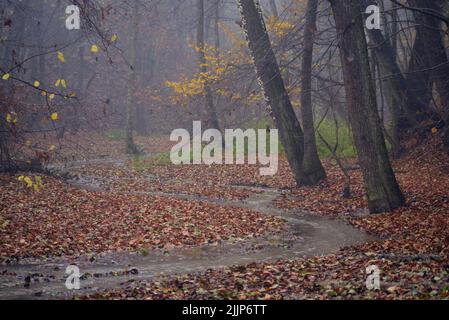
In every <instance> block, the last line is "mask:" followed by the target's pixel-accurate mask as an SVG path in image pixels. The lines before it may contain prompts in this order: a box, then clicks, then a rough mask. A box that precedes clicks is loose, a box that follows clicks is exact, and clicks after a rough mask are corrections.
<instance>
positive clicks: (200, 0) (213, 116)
mask: <svg viewBox="0 0 449 320" xmlns="http://www.w3.org/2000/svg"><path fill="white" fill-rule="evenodd" d="M197 9H198V30H197V38H196V41H197V47H198V48H197V50H198V58H199V65H200V72H201V73H203V74H206V73H207V66H206V53H205V45H204V42H205V41H204V0H197ZM204 91H205V97H204V101H205V105H206V111H207V115H208V119H207V122H208V123H207V125H206V127H207V128H211V129H217V130H220V124H219V122H218V117H217V111H216V110H215V105H214V97H213V95H212V89H211V88H210V85H209V83H208V81H207V80H206V82H205V84H204Z"/></svg>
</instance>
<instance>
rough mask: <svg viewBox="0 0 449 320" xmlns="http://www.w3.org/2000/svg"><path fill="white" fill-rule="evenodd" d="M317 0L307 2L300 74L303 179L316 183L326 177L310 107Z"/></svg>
mask: <svg viewBox="0 0 449 320" xmlns="http://www.w3.org/2000/svg"><path fill="white" fill-rule="evenodd" d="M317 10H318V0H309V2H308V4H307V13H306V25H305V27H304V53H303V60H302V72H301V73H302V76H301V90H302V92H301V114H302V125H303V127H304V162H303V166H304V177H305V179H304V180H305V181H308V182H310V183H311V184H313V185H314V184H317V183H318V182H320V181H321V180H323V179H325V178H326V172H325V171H324V168H323V165H322V164H321V161H320V159H319V157H318V151H317V147H316V136H315V126H314V119H313V108H312V64H313V42H314V38H315V32H316V27H317V26H316V16H317Z"/></svg>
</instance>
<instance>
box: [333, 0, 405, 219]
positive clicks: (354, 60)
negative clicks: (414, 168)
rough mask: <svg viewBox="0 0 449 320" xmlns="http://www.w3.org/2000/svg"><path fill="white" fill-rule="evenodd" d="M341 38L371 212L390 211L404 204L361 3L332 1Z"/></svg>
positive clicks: (349, 97) (357, 143)
mask: <svg viewBox="0 0 449 320" xmlns="http://www.w3.org/2000/svg"><path fill="white" fill-rule="evenodd" d="M329 1H330V3H331V5H332V10H333V13H334V18H335V22H336V27H337V32H338V34H339V37H340V42H339V47H340V58H341V62H342V66H343V76H344V80H345V89H346V96H347V103H348V112H349V121H350V124H351V127H352V131H353V136H354V142H355V145H356V148H357V153H358V157H359V162H360V166H361V168H362V173H363V178H364V184H365V191H366V195H367V199H368V207H369V210H370V212H371V213H380V212H389V211H392V210H394V209H396V208H398V207H401V206H403V205H404V204H405V199H404V196H403V194H402V192H401V190H400V188H399V185H398V183H397V181H396V177H395V175H394V173H393V169H392V168H391V164H390V160H389V158H388V152H387V148H386V145H385V139H384V134H383V130H382V125H381V123H380V118H379V114H378V111H377V101H376V91H375V86H374V82H373V79H372V76H371V71H370V63H369V56H368V48H367V43H366V37H365V31H364V25H363V19H362V14H361V12H362V8H361V5H360V4H361V3H360V1H358V0H351V1H348V0H329Z"/></svg>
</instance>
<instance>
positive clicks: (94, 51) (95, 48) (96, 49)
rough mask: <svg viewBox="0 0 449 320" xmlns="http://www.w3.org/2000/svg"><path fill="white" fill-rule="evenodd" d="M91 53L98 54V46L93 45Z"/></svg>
mask: <svg viewBox="0 0 449 320" xmlns="http://www.w3.org/2000/svg"><path fill="white" fill-rule="evenodd" d="M90 51H91V52H92V53H97V52H98V46H97V45H96V44H93V45H92V46H91V47H90Z"/></svg>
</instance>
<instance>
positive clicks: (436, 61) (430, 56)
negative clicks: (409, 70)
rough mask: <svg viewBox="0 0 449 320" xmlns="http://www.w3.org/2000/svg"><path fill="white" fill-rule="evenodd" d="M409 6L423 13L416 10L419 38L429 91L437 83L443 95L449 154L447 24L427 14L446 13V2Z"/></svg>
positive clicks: (418, 1)
mask: <svg viewBox="0 0 449 320" xmlns="http://www.w3.org/2000/svg"><path fill="white" fill-rule="evenodd" d="M409 4H410V6H413V7H414V8H418V9H420V10H421V11H414V17H415V21H416V24H417V27H416V28H417V37H420V39H421V40H422V43H423V44H422V50H423V52H422V53H421V56H420V57H419V58H420V59H421V61H422V65H423V66H424V67H426V68H427V70H426V71H425V74H426V79H428V81H429V85H428V86H429V87H430V89H429V90H432V88H433V84H435V87H436V89H437V91H438V94H439V96H440V100H441V105H442V107H443V112H442V115H441V118H442V119H443V121H444V122H445V127H444V128H443V134H442V138H443V142H444V144H445V146H446V149H447V150H448V151H449V59H448V56H447V53H446V48H445V45H444V40H443V37H444V34H443V22H442V21H441V20H440V19H437V18H435V17H434V16H432V15H431V14H428V13H426V11H428V12H429V13H434V12H437V13H439V12H442V11H443V10H444V6H443V4H444V1H442V0H435V1H425V0H409ZM431 93H432V91H431ZM435 120H439V119H435Z"/></svg>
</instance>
